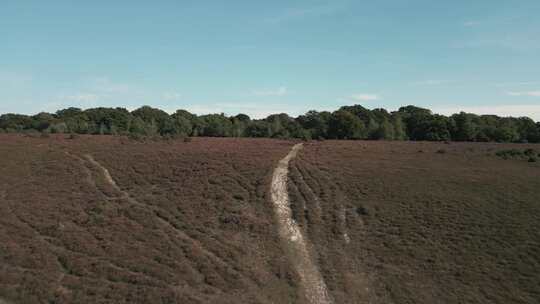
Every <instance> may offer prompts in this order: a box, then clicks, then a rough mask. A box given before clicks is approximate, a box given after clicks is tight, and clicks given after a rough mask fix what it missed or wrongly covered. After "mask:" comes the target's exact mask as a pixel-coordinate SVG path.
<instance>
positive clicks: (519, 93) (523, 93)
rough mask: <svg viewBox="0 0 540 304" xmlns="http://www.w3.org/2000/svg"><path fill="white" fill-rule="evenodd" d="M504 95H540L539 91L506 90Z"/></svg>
mask: <svg viewBox="0 0 540 304" xmlns="http://www.w3.org/2000/svg"><path fill="white" fill-rule="evenodd" d="M506 95H509V96H529V97H540V91H527V92H506Z"/></svg>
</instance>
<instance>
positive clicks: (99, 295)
mask: <svg viewBox="0 0 540 304" xmlns="http://www.w3.org/2000/svg"><path fill="white" fill-rule="evenodd" d="M0 142H1V145H0V159H1V161H0V162H1V164H0V168H1V169H0V170H1V173H0V202H1V203H0V210H1V214H2V217H1V218H0V227H1V229H0V298H4V299H6V300H10V301H13V302H14V303H128V302H130V303H132V302H138V303H239V302H242V303H272V302H274V303H286V302H288V301H289V300H290V299H292V300H294V299H295V298H296V291H295V283H294V281H295V280H294V278H295V274H294V273H292V272H291V271H290V270H289V269H290V266H289V265H288V261H287V259H286V258H284V255H283V252H282V250H281V246H279V239H278V236H277V231H276V230H275V229H274V225H273V224H272V223H273V216H272V206H271V204H270V203H269V202H268V185H269V184H270V179H271V175H272V169H273V167H274V166H275V164H276V162H277V160H279V159H280V158H281V157H282V156H283V155H286V154H287V153H288V150H289V149H290V147H291V146H292V144H291V143H290V142H284V141H275V140H265V139H262V140H251V139H248V140H231V139H203V138H200V139H199V138H197V139H194V140H193V141H192V142H186V143H185V142H183V141H175V142H174V143H168V142H163V141H161V142H149V143H144V144H143V143H137V142H133V141H129V140H126V139H122V138H114V137H80V138H77V139H74V140H69V139H64V137H56V138H46V139H42V138H24V137H21V136H5V135H2V136H1V138H0ZM87 155H88V157H87ZM90 156H91V158H89V157H90ZM98 165H101V166H102V167H99V166H98ZM102 168H106V169H107V170H108V171H109V172H110V176H111V177H112V178H113V179H114V181H115V182H116V183H117V187H115V186H114V185H112V184H111V183H109V182H108V181H107V176H106V174H105V172H104V171H103V169H102ZM126 194H127V195H126Z"/></svg>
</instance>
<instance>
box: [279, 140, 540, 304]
mask: <svg viewBox="0 0 540 304" xmlns="http://www.w3.org/2000/svg"><path fill="white" fill-rule="evenodd" d="M510 148H512V149H521V150H523V149H527V150H528V149H534V150H536V151H538V150H540V149H539V148H540V147H538V146H537V145H504V144H472V143H446V144H444V143H425V142H406V143H403V142H361V141H360V142H359V141H354V142H353V141H325V142H318V143H312V144H307V145H305V148H304V150H303V151H302V153H300V154H299V155H298V157H297V158H296V160H294V161H293V168H291V175H292V180H291V182H290V183H289V189H290V195H291V201H292V208H293V212H294V214H295V219H296V220H297V222H298V223H299V224H300V225H301V226H302V227H303V229H304V230H305V231H307V232H308V237H309V239H310V241H311V243H312V244H314V247H315V250H314V251H315V252H317V253H318V262H319V267H320V268H321V271H322V273H323V276H324V278H325V281H326V284H327V286H328V288H329V291H330V293H331V294H332V295H333V296H334V298H335V300H336V303H362V302H365V303H367V301H368V300H369V302H370V303H538V302H539V301H540V191H539V189H540V166H539V165H538V163H532V162H526V161H522V160H503V159H502V158H500V157H498V156H496V152H497V151H499V150H505V149H510ZM442 151H444V152H442Z"/></svg>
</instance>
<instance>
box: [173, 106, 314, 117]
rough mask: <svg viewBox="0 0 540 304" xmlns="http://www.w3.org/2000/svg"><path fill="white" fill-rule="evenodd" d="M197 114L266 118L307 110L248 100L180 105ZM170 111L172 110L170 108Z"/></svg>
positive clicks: (300, 112) (297, 113)
mask: <svg viewBox="0 0 540 304" xmlns="http://www.w3.org/2000/svg"><path fill="white" fill-rule="evenodd" d="M181 108H184V109H186V110H188V111H190V112H192V113H195V114H197V115H204V114H215V113H225V114H227V115H236V114H239V113H243V114H247V115H249V116H250V117H251V118H255V119H261V118H266V117H267V116H268V115H270V114H276V113H287V114H289V115H291V116H297V115H300V114H303V113H305V112H306V111H307V109H305V108H304V107H301V106H295V105H293V104H280V103H265V104H261V103H249V102H218V103H213V104H191V105H189V104H188V105H184V106H181ZM171 111H172V110H171Z"/></svg>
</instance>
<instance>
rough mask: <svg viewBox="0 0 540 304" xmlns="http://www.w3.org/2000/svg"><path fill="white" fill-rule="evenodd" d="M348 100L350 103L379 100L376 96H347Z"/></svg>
mask: <svg viewBox="0 0 540 304" xmlns="http://www.w3.org/2000/svg"><path fill="white" fill-rule="evenodd" d="M348 99H349V100H352V101H373V100H379V99H380V96H379V95H378V94H365V93H362V94H354V95H351V96H349V98H348Z"/></svg>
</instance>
